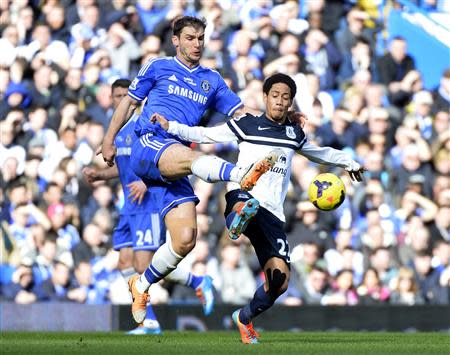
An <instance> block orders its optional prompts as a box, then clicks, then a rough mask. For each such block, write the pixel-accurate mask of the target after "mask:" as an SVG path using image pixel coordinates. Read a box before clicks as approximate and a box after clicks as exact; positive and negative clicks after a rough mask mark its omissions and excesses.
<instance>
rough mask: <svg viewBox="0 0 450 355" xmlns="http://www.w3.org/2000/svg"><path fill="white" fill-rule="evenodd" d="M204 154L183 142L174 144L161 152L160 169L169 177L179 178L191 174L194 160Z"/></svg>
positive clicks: (162, 173) (163, 174)
mask: <svg viewBox="0 0 450 355" xmlns="http://www.w3.org/2000/svg"><path fill="white" fill-rule="evenodd" d="M200 155H202V153H200V152H196V151H194V150H192V149H190V148H188V147H185V146H184V145H182V144H172V145H171V146H169V147H168V148H167V149H166V150H164V152H163V153H162V154H161V157H160V158H159V161H158V169H159V171H160V172H161V175H162V176H164V177H165V178H167V179H178V178H180V177H183V176H187V175H190V174H191V165H192V162H193V161H194V160H195V159H196V158H197V157H199V156H200Z"/></svg>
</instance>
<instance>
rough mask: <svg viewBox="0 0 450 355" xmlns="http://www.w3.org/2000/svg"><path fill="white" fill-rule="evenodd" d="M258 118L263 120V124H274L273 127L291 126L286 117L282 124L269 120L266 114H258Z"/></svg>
mask: <svg viewBox="0 0 450 355" xmlns="http://www.w3.org/2000/svg"><path fill="white" fill-rule="evenodd" d="M260 118H262V119H263V120H264V124H267V125H270V126H274V127H284V126H291V125H292V124H291V122H289V120H288V119H286V121H284V123H283V124H278V123H276V122H274V121H272V120H270V119H269V118H267V116H266V114H265V113H264V114H262V115H261V116H260Z"/></svg>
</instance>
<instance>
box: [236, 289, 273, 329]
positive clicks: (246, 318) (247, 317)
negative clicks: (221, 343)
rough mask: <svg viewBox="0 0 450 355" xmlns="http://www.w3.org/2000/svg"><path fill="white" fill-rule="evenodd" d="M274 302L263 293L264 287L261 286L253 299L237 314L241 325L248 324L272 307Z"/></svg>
mask: <svg viewBox="0 0 450 355" xmlns="http://www.w3.org/2000/svg"><path fill="white" fill-rule="evenodd" d="M273 303H274V300H272V299H271V297H270V296H269V295H268V294H267V292H266V291H264V285H261V286H260V287H259V288H258V289H257V290H256V292H255V294H254V295H253V299H252V300H251V301H250V303H249V304H247V305H246V306H245V307H244V308H242V310H241V312H240V313H239V320H240V321H241V322H242V323H243V324H249V323H250V322H251V321H252V318H254V317H256V316H258V315H259V314H261V313H262V312H264V311H266V310H268V309H269V308H270V307H272V305H273Z"/></svg>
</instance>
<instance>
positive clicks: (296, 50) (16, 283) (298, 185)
mask: <svg viewBox="0 0 450 355" xmlns="http://www.w3.org/2000/svg"><path fill="white" fill-rule="evenodd" d="M380 3H381V4H380ZM413 3H416V4H417V5H419V6H422V8H423V9H426V10H427V11H438V10H439V3H440V2H439V1H433V0H424V1H419V0H418V1H413ZM393 6H398V5H396V4H395V3H394V2H393V1H388V0H386V1H381V2H380V1H370V0H369V1H357V0H342V1H337V0H336V1H334V0H327V1H324V0H309V1H308V0H305V1H300V2H299V1H277V0H273V1H270V0H259V1H256V0H249V1H240V0H224V1H214V0H198V1H188V0H180V1H156V0H155V1H153V0H111V1H110V0H97V1H95V0H76V1H74V0H40V1H39V0H3V1H0V37H1V38H0V53H1V57H0V99H1V100H0V125H1V126H0V127H1V135H0V137H1V144H0V153H1V154H0V170H1V176H0V184H1V189H0V203H1V240H0V271H1V273H0V274H1V276H0V298H1V299H2V300H12V301H15V302H18V303H32V302H36V301H39V302H42V301H55V300H64V301H68V300H70V301H74V302H80V303H88V304H98V303H108V302H112V303H126V302H128V295H127V288H126V286H125V284H124V281H123V280H122V279H121V276H120V273H119V272H118V271H117V261H118V253H117V252H115V251H113V250H112V248H111V233H112V230H113V228H114V226H115V224H116V222H117V220H118V216H119V211H120V207H121V205H122V204H123V200H124V196H123V194H122V192H121V188H120V186H119V182H118V181H111V182H108V183H102V184H98V185H96V186H94V187H92V186H90V185H88V184H87V183H86V182H85V181H84V180H83V177H82V174H81V170H82V168H83V167H86V166H98V167H102V166H104V165H103V164H104V163H103V161H102V159H101V158H99V157H96V156H95V150H96V148H97V147H98V146H99V145H100V144H101V142H102V139H103V135H104V133H105V130H106V129H107V127H108V123H109V120H110V118H111V116H112V113H113V112H112V111H113V110H112V100H111V89H110V85H111V83H112V82H113V81H114V80H116V79H118V78H131V79H132V78H133V77H134V75H136V73H137V71H138V70H139V67H140V66H141V65H142V64H143V63H145V62H146V61H148V60H149V59H151V58H155V57H159V56H172V55H174V53H175V52H174V48H173V47H172V44H171V27H170V26H171V21H172V20H173V19H174V18H175V17H176V16H179V15H182V14H184V15H196V16H201V17H205V18H206V19H207V21H208V26H207V28H206V38H205V40H206V46H205V51H204V57H203V59H202V64H203V65H204V66H208V67H211V68H215V69H217V70H218V71H219V72H220V73H221V74H222V75H223V77H224V78H225V79H226V82H227V83H228V84H229V86H230V87H231V88H232V89H233V90H234V91H235V92H237V93H238V94H239V96H240V97H241V98H242V100H243V101H244V102H245V104H247V105H248V106H250V107H254V108H257V109H261V110H262V109H263V108H264V104H263V102H262V83H263V80H264V77H266V76H268V75H271V74H273V73H275V72H283V73H286V74H289V75H291V76H292V77H293V78H294V79H295V81H296V83H297V86H298V93H297V96H296V97H295V100H294V109H295V110H297V111H302V112H304V113H306V114H307V115H308V117H309V120H308V122H307V124H306V127H305V131H306V132H307V135H308V137H309V139H310V140H311V141H313V142H316V143H317V144H320V145H327V146H332V147H334V148H337V149H344V150H346V151H348V152H349V153H351V154H353V155H354V157H355V159H357V160H359V161H360V163H362V164H364V166H365V167H366V168H367V169H368V171H367V172H366V174H365V181H364V182H362V183H352V182H351V181H350V179H349V177H348V176H347V175H346V173H345V172H343V171H341V170H330V168H329V167H323V166H318V165H316V164H312V163H310V162H308V161H307V160H306V159H305V158H303V157H302V156H301V155H297V156H296V157H295V158H294V161H293V174H292V179H291V180H292V181H291V189H290V192H289V194H288V199H287V202H286V205H285V211H286V216H287V223H286V231H287V234H288V240H289V245H290V252H291V262H292V264H291V268H292V278H291V284H290V288H289V290H288V292H287V293H286V294H285V295H284V296H283V297H282V298H281V299H280V300H279V302H282V303H284V304H287V305H304V304H322V305H355V304H403V305H419V304H448V303H449V284H450V266H449V257H450V234H449V226H450V218H449V217H450V177H449V170H450V159H449V150H450V137H449V133H450V130H449V102H450V68H449V69H448V70H446V71H445V72H443V73H442V78H441V80H440V84H439V85H438V86H437V87H436V88H433V90H428V91H427V90H425V89H424V87H423V83H422V79H423V73H420V72H419V71H417V70H416V66H415V59H417V58H412V57H411V56H410V55H408V43H406V41H405V40H404V39H403V38H401V37H394V38H391V37H390V36H389V33H388V32H387V28H386V26H385V22H386V16H387V14H388V12H389V9H390V8H392V7H393ZM424 55H426V53H424ZM226 119H227V118H226V117H224V116H223V115H220V114H217V113H214V112H210V113H208V114H207V115H205V117H204V119H203V124H204V125H215V124H217V123H220V122H223V121H225V120H226ZM236 148H237V147H236V146H235V145H229V144H217V145H203V146H198V147H196V149H201V150H203V151H205V152H214V153H216V154H218V155H220V156H222V157H225V158H227V159H229V160H231V161H235V159H236V156H237V154H236V152H237V151H236ZM324 171H331V172H334V173H336V174H339V175H340V176H341V177H342V179H343V181H344V182H345V185H346V192H347V198H346V200H345V202H344V204H343V205H342V206H341V207H340V208H339V209H338V210H336V211H333V212H321V211H318V210H317V209H315V208H314V207H313V206H312V205H311V203H309V202H308V201H307V196H306V191H307V189H308V185H309V183H310V182H311V180H312V179H313V178H314V176H315V175H316V174H318V173H319V172H324ZM192 183H193V184H194V186H195V191H196V193H197V195H198V196H199V198H200V200H201V201H200V204H199V205H198V208H197V211H198V226H199V232H198V242H197V246H196V247H195V249H194V250H193V251H192V253H191V254H190V255H189V256H188V257H187V258H186V259H185V260H184V261H183V263H185V264H186V266H187V267H191V268H192V271H193V272H194V273H196V274H205V273H208V274H210V275H211V276H212V277H213V279H214V285H215V287H216V290H217V296H218V298H219V300H221V301H223V302H227V303H236V304H239V303H245V302H248V300H249V299H251V298H252V296H253V293H254V291H255V289H256V287H257V286H258V285H259V284H260V283H261V282H262V280H263V277H264V276H263V275H262V274H261V271H260V268H259V265H258V261H257V259H256V256H255V254H254V251H253V250H252V247H251V246H250V244H249V242H248V240H247V239H246V238H243V237H241V238H240V239H239V240H238V241H237V242H231V241H230V240H228V238H227V236H226V233H225V224H224V218H223V209H224V197H223V196H224V194H225V191H226V186H225V184H223V183H222V184H214V185H213V184H207V183H205V182H203V181H199V180H194V179H193V180H192ZM153 288H154V289H153V290H151V291H150V294H151V295H152V301H153V302H155V303H158V302H159V303H186V302H188V303H189V302H196V297H195V294H194V293H193V292H192V291H191V290H190V289H187V288H185V287H183V286H180V285H171V284H169V283H165V282H161V283H160V284H157V285H154V286H153Z"/></svg>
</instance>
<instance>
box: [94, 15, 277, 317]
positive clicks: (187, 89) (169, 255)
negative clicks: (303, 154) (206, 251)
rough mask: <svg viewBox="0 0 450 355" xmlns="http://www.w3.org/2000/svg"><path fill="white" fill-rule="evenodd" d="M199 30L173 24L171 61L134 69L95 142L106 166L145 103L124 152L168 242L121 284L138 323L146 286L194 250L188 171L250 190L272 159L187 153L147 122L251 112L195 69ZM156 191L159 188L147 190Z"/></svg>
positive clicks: (214, 77) (190, 20)
mask: <svg viewBox="0 0 450 355" xmlns="http://www.w3.org/2000/svg"><path fill="white" fill-rule="evenodd" d="M205 27H206V24H205V22H204V20H200V19H198V18H195V17H190V16H184V17H181V18H178V19H176V20H175V21H174V23H173V36H172V43H173V45H174V46H175V48H176V56H175V57H165V58H157V59H153V60H150V61H149V62H148V63H146V64H145V65H144V66H143V67H142V68H141V70H140V71H139V73H138V75H137V77H136V78H135V79H134V80H133V81H132V83H131V85H130V87H129V90H128V96H126V97H124V98H123V99H122V101H121V102H120V104H119V106H118V107H117V109H116V110H115V112H114V115H113V117H112V120H111V122H110V126H109V128H108V131H107V133H106V134H105V138H104V140H103V144H102V155H103V159H104V160H105V162H106V163H107V164H108V165H110V166H112V165H113V164H114V156H115V154H116V148H115V146H114V137H115V136H116V134H117V132H118V131H119V129H120V128H121V127H122V126H123V125H124V124H125V122H126V120H127V117H130V116H131V112H132V111H133V110H134V109H135V108H136V107H137V106H138V105H139V103H140V102H142V101H143V100H145V99H146V100H147V101H146V103H145V105H144V108H143V111H142V113H141V115H140V116H139V119H138V120H137V122H136V125H135V132H136V134H137V136H138V137H139V139H138V140H136V142H135V143H134V144H133V146H132V147H131V156H130V158H131V168H132V169H133V171H134V172H135V173H136V175H137V176H139V177H140V178H141V179H142V180H143V181H144V182H145V183H146V184H147V186H150V191H151V193H155V194H158V196H157V199H158V200H159V201H160V202H161V210H160V213H161V216H162V217H163V218H164V222H165V224H166V227H167V229H168V230H169V232H170V235H171V237H172V243H171V244H170V243H165V244H163V245H162V246H161V247H160V248H159V249H158V250H157V251H156V253H155V255H154V256H153V259H152V262H151V264H150V265H149V267H148V268H147V270H146V271H145V273H143V274H142V275H141V276H137V275H136V276H135V277H132V278H131V279H130V281H129V283H128V284H129V287H130V291H131V294H132V297H133V304H132V306H131V311H132V314H133V318H134V320H135V321H136V322H137V323H140V322H142V320H143V319H144V318H145V314H146V308H145V305H146V303H147V298H148V288H149V287H150V285H151V284H153V283H155V282H158V281H159V280H161V279H162V278H164V276H166V275H167V274H169V273H170V272H171V271H172V270H175V269H176V267H177V265H178V264H179V262H180V261H181V260H182V259H183V258H184V257H185V256H186V255H187V254H188V253H189V252H190V251H191V250H192V248H193V247H194V246H195V238H196V233H197V220H196V211H195V205H196V203H198V198H197V196H195V194H194V191H193V189H192V187H191V185H190V184H189V180H188V178H187V176H188V175H190V174H194V175H196V176H197V177H199V178H201V179H203V180H204V181H208V182H216V181H233V182H236V183H239V184H240V186H241V188H242V189H243V190H250V189H252V188H253V186H254V185H255V184H256V182H257V180H258V179H259V177H260V176H261V175H262V174H264V173H266V172H267V171H268V170H269V169H270V168H271V167H272V166H273V164H274V163H275V161H276V159H277V158H278V157H277V156H276V152H269V153H268V154H267V156H265V157H263V158H262V159H260V160H259V161H256V162H252V164H249V166H247V167H237V166H235V165H233V164H231V163H228V162H226V161H224V160H222V159H219V158H217V157H215V156H212V155H203V154H202V153H201V152H196V151H193V150H192V149H190V148H189V147H188V145H189V144H190V142H185V141H183V140H181V139H179V138H178V137H176V136H173V135H171V134H168V133H167V132H165V131H164V130H163V129H162V128H161V127H159V126H158V125H155V124H153V123H152V122H150V118H151V116H152V115H153V114H154V113H161V114H163V115H165V116H166V117H167V118H168V119H169V120H177V121H179V122H180V123H184V124H187V125H189V126H195V125H197V124H198V123H199V121H200V118H201V117H202V115H203V113H204V112H205V110H206V109H208V108H211V109H215V110H217V111H219V112H222V113H224V114H226V115H229V116H237V115H242V114H244V113H245V112H253V110H251V109H249V108H247V107H245V106H244V105H243V104H242V102H241V100H240V99H239V97H238V96H237V95H236V94H234V93H233V92H232V91H231V90H230V89H229V88H228V87H227V85H226V84H225V82H224V80H223V78H222V77H221V76H220V74H219V73H218V72H216V71H214V70H211V69H208V68H205V67H202V66H201V65H199V61H200V58H201V56H202V53H203V47H204V36H205V34H204V32H205ZM156 186H159V187H161V190H156V189H154V187H156Z"/></svg>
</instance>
